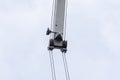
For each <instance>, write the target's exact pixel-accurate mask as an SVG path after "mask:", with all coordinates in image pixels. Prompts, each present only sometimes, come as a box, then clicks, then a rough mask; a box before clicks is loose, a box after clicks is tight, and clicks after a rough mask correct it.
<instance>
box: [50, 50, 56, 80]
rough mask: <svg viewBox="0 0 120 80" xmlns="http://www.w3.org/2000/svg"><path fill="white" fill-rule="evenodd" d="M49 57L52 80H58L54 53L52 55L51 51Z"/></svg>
mask: <svg viewBox="0 0 120 80" xmlns="http://www.w3.org/2000/svg"><path fill="white" fill-rule="evenodd" d="M49 57H50V65H51V73H52V80H56V74H55V66H54V58H53V53H52V52H51V51H49Z"/></svg>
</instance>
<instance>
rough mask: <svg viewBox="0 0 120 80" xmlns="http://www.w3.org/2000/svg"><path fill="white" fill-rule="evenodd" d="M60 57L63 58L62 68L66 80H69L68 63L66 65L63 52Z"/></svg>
mask: <svg viewBox="0 0 120 80" xmlns="http://www.w3.org/2000/svg"><path fill="white" fill-rule="evenodd" d="M62 58H63V64H64V69H65V75H66V80H70V76H69V71H68V65H67V60H66V56H65V53H62Z"/></svg>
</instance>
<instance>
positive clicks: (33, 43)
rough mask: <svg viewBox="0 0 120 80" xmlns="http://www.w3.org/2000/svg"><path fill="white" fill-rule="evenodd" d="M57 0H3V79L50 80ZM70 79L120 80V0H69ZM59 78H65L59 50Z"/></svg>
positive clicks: (0, 15)
mask: <svg viewBox="0 0 120 80" xmlns="http://www.w3.org/2000/svg"><path fill="white" fill-rule="evenodd" d="M52 2H53V1H52V0H0V80H51V72H50V62H49V54H48V51H47V46H48V39H49V37H48V36H46V35H45V33H46V29H47V28H48V27H50V24H51V15H52ZM66 39H67V40H68V43H69V44H68V52H67V54H66V57H67V61H68V67H69V72H70V78H71V80H120V0H69V1H68V14H67V36H66ZM54 58H55V66H56V74H57V80H65V76H64V70H63V63H62V57H61V53H60V51H59V50H55V51H54Z"/></svg>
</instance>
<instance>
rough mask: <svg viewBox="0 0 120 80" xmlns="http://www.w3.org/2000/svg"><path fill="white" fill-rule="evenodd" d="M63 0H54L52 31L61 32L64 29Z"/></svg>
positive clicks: (64, 3) (64, 2)
mask: <svg viewBox="0 0 120 80" xmlns="http://www.w3.org/2000/svg"><path fill="white" fill-rule="evenodd" d="M65 5H66V1H65V0H56V1H55V10H54V16H53V17H54V21H53V31H54V32H58V33H61V34H63V31H64V22H65V21H64V20H65V7H66V6H65Z"/></svg>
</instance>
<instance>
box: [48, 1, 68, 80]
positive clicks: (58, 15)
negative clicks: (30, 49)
mask: <svg viewBox="0 0 120 80" xmlns="http://www.w3.org/2000/svg"><path fill="white" fill-rule="evenodd" d="M65 16H66V0H55V5H54V13H53V21H52V22H53V23H52V26H51V29H49V28H48V30H47V32H46V34H47V35H49V34H50V35H51V37H50V40H49V46H48V50H49V54H50V55H49V56H50V64H51V72H52V80H56V73H55V67H54V58H53V53H52V50H53V49H60V50H61V52H62V58H63V64H64V69H65V75H66V80H70V77H69V71H68V66H67V61H66V56H65V53H66V52H67V41H66V40H65V37H64V36H65V27H66V26H65V22H66V19H65ZM51 33H52V34H51ZM63 37H64V38H63Z"/></svg>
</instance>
